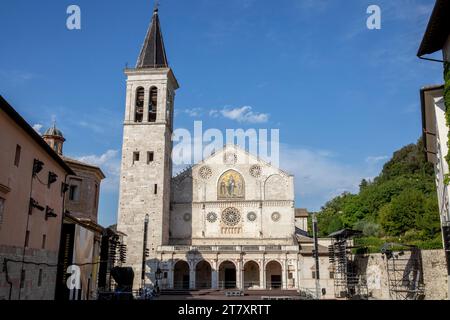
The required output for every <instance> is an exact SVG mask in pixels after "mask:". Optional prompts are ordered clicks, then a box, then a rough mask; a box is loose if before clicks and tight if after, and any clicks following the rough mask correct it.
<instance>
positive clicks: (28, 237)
mask: <svg viewBox="0 0 450 320" xmlns="http://www.w3.org/2000/svg"><path fill="white" fill-rule="evenodd" d="M29 242H30V231H29V230H27V232H26V233H25V247H28V243H29Z"/></svg>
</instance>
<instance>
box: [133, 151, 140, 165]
mask: <svg viewBox="0 0 450 320" xmlns="http://www.w3.org/2000/svg"><path fill="white" fill-rule="evenodd" d="M139 156H140V155H139V152H133V164H134V163H135V162H138V161H139Z"/></svg>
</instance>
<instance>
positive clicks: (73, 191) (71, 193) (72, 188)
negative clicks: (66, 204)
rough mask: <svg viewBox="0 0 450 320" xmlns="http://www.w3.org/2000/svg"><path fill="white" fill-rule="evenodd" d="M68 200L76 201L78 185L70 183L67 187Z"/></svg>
mask: <svg viewBox="0 0 450 320" xmlns="http://www.w3.org/2000/svg"><path fill="white" fill-rule="evenodd" d="M69 200H70V201H77V200H78V186H74V185H71V186H70V188H69Z"/></svg>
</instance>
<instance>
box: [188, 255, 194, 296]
mask: <svg viewBox="0 0 450 320" xmlns="http://www.w3.org/2000/svg"><path fill="white" fill-rule="evenodd" d="M189 289H191V290H194V289H195V263H194V261H191V262H190V263H189Z"/></svg>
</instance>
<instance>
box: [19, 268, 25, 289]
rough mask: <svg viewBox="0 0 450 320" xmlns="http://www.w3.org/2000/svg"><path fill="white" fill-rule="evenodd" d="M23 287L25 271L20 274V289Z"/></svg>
mask: <svg viewBox="0 0 450 320" xmlns="http://www.w3.org/2000/svg"><path fill="white" fill-rule="evenodd" d="M23 287H25V270H22V271H21V272H20V289H23Z"/></svg>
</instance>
